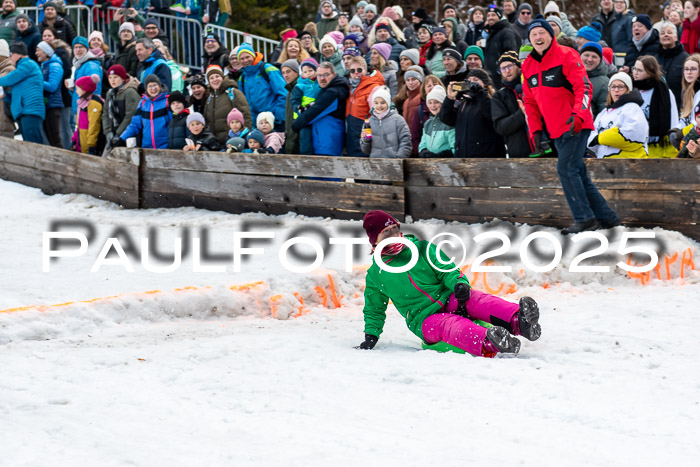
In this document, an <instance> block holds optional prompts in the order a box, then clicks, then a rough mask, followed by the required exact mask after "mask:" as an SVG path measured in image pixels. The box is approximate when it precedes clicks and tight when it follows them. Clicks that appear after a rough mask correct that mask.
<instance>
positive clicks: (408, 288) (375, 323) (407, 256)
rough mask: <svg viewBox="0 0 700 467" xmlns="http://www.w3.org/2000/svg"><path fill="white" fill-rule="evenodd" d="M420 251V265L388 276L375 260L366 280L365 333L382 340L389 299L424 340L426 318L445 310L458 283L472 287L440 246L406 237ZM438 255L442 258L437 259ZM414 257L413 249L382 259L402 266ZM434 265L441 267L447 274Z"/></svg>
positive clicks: (413, 330) (393, 265) (413, 331)
mask: <svg viewBox="0 0 700 467" xmlns="http://www.w3.org/2000/svg"><path fill="white" fill-rule="evenodd" d="M404 237H405V238H406V239H407V240H409V241H411V242H413V244H414V245H415V246H416V247H417V249H418V262H417V263H416V264H415V266H413V267H412V268H411V269H410V270H409V271H406V272H401V273H389V272H387V271H383V270H382V269H380V268H379V266H378V265H377V263H376V262H375V260H374V257H373V258H372V265H371V266H370V267H369V269H368V270H367V276H366V278H365V292H364V295H365V306H364V309H363V310H362V313H363V314H364V321H365V332H366V333H367V334H372V335H373V336H377V337H379V336H380V335H381V334H382V331H383V330H384V323H385V321H386V309H387V306H388V305H389V300H391V301H392V303H393V304H394V306H395V307H396V309H397V310H398V312H399V313H400V314H401V316H402V317H403V318H404V319H405V320H406V324H407V325H408V329H410V330H411V332H412V333H413V334H415V335H416V336H418V337H419V338H421V339H423V332H422V330H421V326H422V324H423V321H424V320H425V318H427V317H428V316H430V315H433V314H435V313H442V309H443V307H444V306H445V304H446V303H447V300H448V299H449V297H450V295H451V294H452V293H453V291H454V288H455V285H457V283H458V282H461V283H464V284H467V285H468V284H469V281H468V280H467V278H466V276H464V275H462V274H461V273H460V271H459V268H458V267H456V266H455V265H454V264H453V263H452V261H450V260H449V258H447V257H446V256H445V254H444V253H441V252H438V250H437V247H436V246H435V245H434V244H432V243H430V242H428V241H426V240H418V238H416V237H415V236H413V235H405V236H404ZM438 255H439V256H440V258H439V259H438ZM411 258H412V253H411V250H409V248H408V247H406V248H404V249H403V251H401V252H400V253H399V254H398V255H396V256H382V260H383V261H384V262H385V263H386V264H388V265H390V266H392V267H401V266H405V265H407V264H408V263H409V261H410V260H411ZM431 264H439V265H441V269H443V270H444V271H450V272H442V271H440V270H437V269H435V268H434V267H433V266H431Z"/></svg>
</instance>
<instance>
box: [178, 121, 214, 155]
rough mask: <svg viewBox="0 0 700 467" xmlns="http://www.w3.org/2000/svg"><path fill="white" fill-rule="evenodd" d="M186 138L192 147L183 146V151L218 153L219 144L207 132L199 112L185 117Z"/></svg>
mask: <svg viewBox="0 0 700 467" xmlns="http://www.w3.org/2000/svg"><path fill="white" fill-rule="evenodd" d="M187 128H188V130H189V132H188V133H187V138H188V139H190V140H191V141H192V145H189V144H185V147H184V148H182V149H183V151H218V150H219V149H221V144H220V143H219V140H218V139H216V136H214V134H213V133H212V132H211V131H209V129H208V128H207V124H206V122H205V121H204V117H203V116H202V114H200V113H199V112H192V113H191V114H190V115H189V116H188V117H187Z"/></svg>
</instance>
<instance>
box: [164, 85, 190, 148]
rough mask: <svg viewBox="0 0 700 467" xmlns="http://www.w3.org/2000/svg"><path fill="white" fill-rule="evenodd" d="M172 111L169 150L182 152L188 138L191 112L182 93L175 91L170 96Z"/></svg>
mask: <svg viewBox="0 0 700 467" xmlns="http://www.w3.org/2000/svg"><path fill="white" fill-rule="evenodd" d="M168 103H169V104H170V110H171V111H172V112H173V119H172V120H170V126H168V149H177V150H178V151H179V150H181V149H182V148H183V147H184V146H185V144H187V143H186V142H185V138H187V117H189V116H190V111H189V109H188V108H187V98H186V97H185V96H184V94H182V93H181V92H180V91H175V92H173V93H171V94H170V95H169V96H168Z"/></svg>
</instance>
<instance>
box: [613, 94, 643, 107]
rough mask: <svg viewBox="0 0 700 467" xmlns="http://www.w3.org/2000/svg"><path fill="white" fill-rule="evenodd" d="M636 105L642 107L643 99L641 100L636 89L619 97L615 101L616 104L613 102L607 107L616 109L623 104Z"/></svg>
mask: <svg viewBox="0 0 700 467" xmlns="http://www.w3.org/2000/svg"><path fill="white" fill-rule="evenodd" d="M629 103H632V104H637V105H638V106H640V107H641V106H642V104H644V99H642V95H641V94H639V91H637V90H636V89H633V90H631V91H630V92H628V93H627V94H623V95H621V96H620V98H619V99H618V100H617V102H613V103H612V104H610V105H609V106H608V109H610V110H612V109H617V108H618V107H622V106H623V105H625V104H629Z"/></svg>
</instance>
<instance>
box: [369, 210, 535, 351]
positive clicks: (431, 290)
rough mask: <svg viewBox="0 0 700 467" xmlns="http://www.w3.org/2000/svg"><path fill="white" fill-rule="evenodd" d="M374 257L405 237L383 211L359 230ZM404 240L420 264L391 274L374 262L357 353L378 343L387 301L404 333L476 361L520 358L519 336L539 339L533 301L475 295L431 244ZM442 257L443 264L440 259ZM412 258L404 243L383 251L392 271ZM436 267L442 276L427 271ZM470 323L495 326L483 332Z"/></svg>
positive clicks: (370, 269)
mask: <svg viewBox="0 0 700 467" xmlns="http://www.w3.org/2000/svg"><path fill="white" fill-rule="evenodd" d="M362 226H363V227H364V229H365V231H366V232H367V236H368V237H369V242H370V244H371V245H372V252H374V249H375V248H376V246H377V245H378V244H379V242H381V241H382V240H384V239H386V238H390V237H403V234H402V233H401V225H400V224H399V222H398V221H397V220H396V219H395V218H394V217H393V216H391V215H390V214H388V213H386V212H384V211H370V212H368V213H367V214H365V216H364V219H363V225H362ZM405 238H406V239H407V240H408V241H410V242H413V243H414V244H415V246H416V247H417V249H418V252H419V253H418V255H419V258H418V262H417V263H416V264H415V265H414V266H413V267H412V268H411V269H410V270H409V271H407V272H402V273H391V272H388V271H385V270H382V269H380V268H379V266H378V265H377V263H376V262H375V260H374V259H373V260H372V266H371V267H370V268H369V270H368V271H367V277H366V287H365V307H364V310H363V313H364V320H365V329H364V331H365V340H364V342H362V343H361V344H360V345H359V346H358V347H356V348H358V349H366V350H369V349H372V348H374V346H375V345H376V344H377V341H378V340H379V336H380V335H381V333H382V330H383V328H384V322H385V321H386V309H387V306H388V304H389V300H391V301H392V302H393V304H394V306H395V307H396V309H397V310H398V311H399V313H400V314H401V316H403V317H404V318H405V319H406V324H407V325H408V328H409V329H410V330H411V332H413V333H414V334H415V335H416V336H418V337H419V338H421V339H422V340H423V341H424V342H425V343H426V344H429V345H431V344H437V343H438V342H445V343H447V344H449V345H452V346H454V347H458V348H459V349H462V350H464V351H465V352H468V353H470V354H472V355H476V356H494V355H495V354H496V353H498V352H504V353H518V351H519V350H520V341H519V340H518V339H517V338H516V337H514V336H523V337H525V338H526V339H528V340H530V341H535V340H537V339H538V338H539V337H540V334H541V333H542V328H541V326H540V324H539V322H538V321H539V317H540V313H539V308H538V306H537V303H536V302H535V300H533V299H532V298H530V297H522V298H521V299H520V302H519V304H516V303H511V302H508V301H506V300H503V299H502V298H499V297H496V296H495V295H490V294H487V293H484V292H479V291H478V290H472V289H471V287H470V286H469V281H468V280H467V278H466V277H465V276H464V275H463V274H462V273H461V272H460V270H459V268H457V267H456V266H455V265H454V264H453V263H452V262H451V261H449V260H448V259H447V257H446V256H445V255H444V254H443V253H442V252H439V253H438V250H437V247H436V246H435V245H433V244H432V243H430V242H428V241H425V240H419V239H418V238H417V237H415V236H414V235H406V236H405ZM438 254H440V257H441V259H438ZM411 256H412V253H411V251H410V249H409V248H408V247H407V246H406V245H404V244H402V243H391V244H389V245H387V246H385V247H383V249H382V254H381V257H382V261H384V263H385V264H387V265H388V266H391V267H401V266H405V265H406V264H408V263H409V262H410V260H411ZM431 262H432V264H434V265H439V266H440V268H441V269H444V270H445V271H449V272H443V271H440V270H438V269H436V268H435V267H433V266H431ZM473 320H482V321H485V322H487V323H491V324H492V325H493V326H492V327H489V328H486V327H483V326H480V325H479V324H476V323H475V322H474V321H473Z"/></svg>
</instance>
